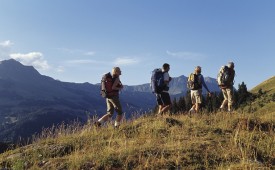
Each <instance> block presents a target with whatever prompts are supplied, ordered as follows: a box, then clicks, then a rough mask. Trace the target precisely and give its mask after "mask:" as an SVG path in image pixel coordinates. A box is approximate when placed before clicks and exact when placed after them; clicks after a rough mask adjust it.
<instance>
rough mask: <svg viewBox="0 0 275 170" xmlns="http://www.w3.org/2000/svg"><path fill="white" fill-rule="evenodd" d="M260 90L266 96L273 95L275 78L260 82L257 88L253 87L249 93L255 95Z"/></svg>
mask: <svg viewBox="0 0 275 170" xmlns="http://www.w3.org/2000/svg"><path fill="white" fill-rule="evenodd" d="M260 89H262V90H263V91H266V92H268V94H273V93H275V76H273V77H271V78H270V79H268V80H266V81H264V82H262V83H261V84H259V85H258V86H256V87H254V88H253V89H252V90H251V92H252V93H257V92H258V91H259V90H260Z"/></svg>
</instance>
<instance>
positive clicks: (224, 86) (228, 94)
mask: <svg viewBox="0 0 275 170" xmlns="http://www.w3.org/2000/svg"><path fill="white" fill-rule="evenodd" d="M234 67H235V65H234V63H233V62H229V63H228V65H227V66H222V68H221V69H220V72H219V74H218V85H219V87H220V88H221V90H222V93H223V98H224V100H223V102H222V104H221V106H220V110H225V109H226V107H227V111H228V112H232V109H233V108H232V106H233V102H234V101H233V85H234V77H235V70H234Z"/></svg>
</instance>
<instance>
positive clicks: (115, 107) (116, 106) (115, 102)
mask: <svg viewBox="0 0 275 170" xmlns="http://www.w3.org/2000/svg"><path fill="white" fill-rule="evenodd" d="M106 103H107V114H110V115H111V116H112V115H113V114H114V111H116V112H117V114H118V115H122V113H123V112H122V107H121V104H120V101H119V97H118V96H114V97H112V98H106Z"/></svg>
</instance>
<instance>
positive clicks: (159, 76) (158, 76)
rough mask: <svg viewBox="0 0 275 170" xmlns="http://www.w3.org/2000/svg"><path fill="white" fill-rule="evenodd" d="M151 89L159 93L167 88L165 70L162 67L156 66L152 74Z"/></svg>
mask: <svg viewBox="0 0 275 170" xmlns="http://www.w3.org/2000/svg"><path fill="white" fill-rule="evenodd" d="M150 86H151V89H152V92H153V93H156V94H159V93H161V92H162V91H163V90H164V89H165V90H167V89H166V85H165V83H164V72H162V70H161V69H160V68H156V69H154V70H153V71H152V75H151V84H150Z"/></svg>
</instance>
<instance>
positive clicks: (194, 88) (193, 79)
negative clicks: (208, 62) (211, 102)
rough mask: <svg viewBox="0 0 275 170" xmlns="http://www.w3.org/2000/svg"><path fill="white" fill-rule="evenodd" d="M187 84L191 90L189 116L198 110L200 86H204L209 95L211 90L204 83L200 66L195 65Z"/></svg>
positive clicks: (200, 93) (200, 101)
mask: <svg viewBox="0 0 275 170" xmlns="http://www.w3.org/2000/svg"><path fill="white" fill-rule="evenodd" d="M187 86H188V88H189V89H190V90H191V101H192V107H191V109H190V110H189V114H190V116H191V114H192V113H198V112H199V109H200V105H201V103H202V87H204V88H205V89H206V90H207V92H208V95H210V96H211V92H210V91H209V89H208V87H207V85H206V84H205V81H204V77H203V75H202V74H201V67H200V66H197V67H195V71H194V73H191V74H190V75H189V78H188V82H187Z"/></svg>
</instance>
